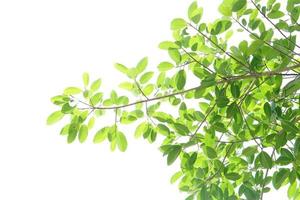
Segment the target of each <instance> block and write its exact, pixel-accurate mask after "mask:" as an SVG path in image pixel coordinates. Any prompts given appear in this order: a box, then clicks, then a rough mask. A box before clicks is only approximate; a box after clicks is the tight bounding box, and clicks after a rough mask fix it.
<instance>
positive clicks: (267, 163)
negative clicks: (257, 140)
mask: <svg viewBox="0 0 300 200" xmlns="http://www.w3.org/2000/svg"><path fill="white" fill-rule="evenodd" d="M257 158H258V160H259V162H260V164H261V165H262V167H263V168H266V169H271V168H272V166H273V161H272V158H271V157H270V156H269V154H268V153H267V152H265V151H262V152H260V153H259V154H258V156H257Z"/></svg>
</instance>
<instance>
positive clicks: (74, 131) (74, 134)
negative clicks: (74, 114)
mask: <svg viewBox="0 0 300 200" xmlns="http://www.w3.org/2000/svg"><path fill="white" fill-rule="evenodd" d="M77 132H78V124H76V123H72V124H71V125H70V127H69V133H68V138H67V141H68V144H70V143H72V142H74V140H75V139H76V137H77Z"/></svg>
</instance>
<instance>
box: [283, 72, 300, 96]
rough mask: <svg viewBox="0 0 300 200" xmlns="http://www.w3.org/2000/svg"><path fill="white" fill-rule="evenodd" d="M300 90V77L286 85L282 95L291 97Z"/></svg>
mask: <svg viewBox="0 0 300 200" xmlns="http://www.w3.org/2000/svg"><path fill="white" fill-rule="evenodd" d="M299 89H300V78H299V77H298V78H296V79H295V80H292V81H290V82H289V83H288V84H286V85H285V86H284V87H283V89H282V93H283V95H284V96H289V95H291V94H293V93H294V92H297V91H298V90H299Z"/></svg>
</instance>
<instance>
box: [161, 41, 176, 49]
mask: <svg viewBox="0 0 300 200" xmlns="http://www.w3.org/2000/svg"><path fill="white" fill-rule="evenodd" d="M158 47H159V48H160V49H164V50H168V49H179V48H180V46H178V45H177V44H176V43H174V42H171V41H164V42H161V43H160V44H159V46H158Z"/></svg>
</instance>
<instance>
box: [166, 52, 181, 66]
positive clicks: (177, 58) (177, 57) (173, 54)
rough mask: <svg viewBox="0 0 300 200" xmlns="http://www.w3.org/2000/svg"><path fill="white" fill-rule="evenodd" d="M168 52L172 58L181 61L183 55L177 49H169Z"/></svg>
mask: <svg viewBox="0 0 300 200" xmlns="http://www.w3.org/2000/svg"><path fill="white" fill-rule="evenodd" d="M168 53H169V56H170V57H171V58H172V60H174V62H176V63H180V61H181V55H180V52H179V51H178V50H177V49H169V50H168Z"/></svg>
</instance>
